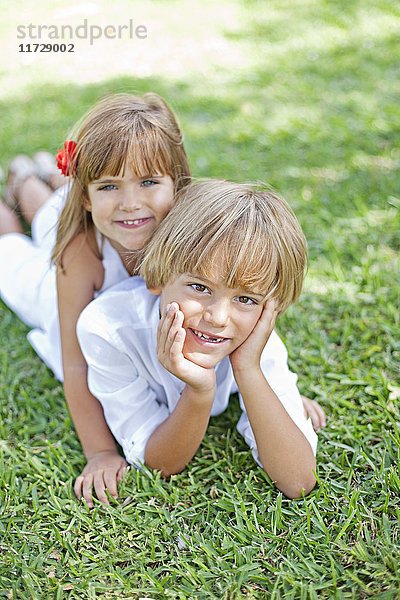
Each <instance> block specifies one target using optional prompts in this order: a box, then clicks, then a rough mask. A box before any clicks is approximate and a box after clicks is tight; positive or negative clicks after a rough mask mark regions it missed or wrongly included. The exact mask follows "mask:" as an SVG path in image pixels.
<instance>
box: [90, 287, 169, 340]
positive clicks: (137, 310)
mask: <svg viewBox="0 0 400 600" xmlns="http://www.w3.org/2000/svg"><path fill="white" fill-rule="evenodd" d="M158 305H159V296H156V295H154V294H152V293H151V292H149V290H148V289H147V287H146V283H145V281H144V280H143V279H142V278H141V277H129V278H128V279H125V280H124V281H121V282H120V283H118V284H117V285H114V286H112V287H110V288H108V289H107V290H106V291H104V292H103V293H102V294H100V295H99V296H98V297H97V298H95V299H94V300H93V301H92V302H91V303H90V304H89V305H88V306H87V307H86V308H85V309H84V310H83V311H82V313H81V315H80V317H79V328H80V329H81V330H82V329H91V330H92V331H93V330H94V329H97V326H100V327H101V328H102V329H103V328H104V326H105V325H108V326H113V327H119V326H123V327H125V328H127V327H129V326H133V327H134V328H140V327H146V328H147V327H149V326H151V323H152V321H154V314H157V315H158Z"/></svg>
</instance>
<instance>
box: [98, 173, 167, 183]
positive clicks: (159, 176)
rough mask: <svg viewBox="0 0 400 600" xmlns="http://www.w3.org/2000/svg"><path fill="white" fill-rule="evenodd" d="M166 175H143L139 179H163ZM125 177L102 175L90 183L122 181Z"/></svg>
mask: <svg viewBox="0 0 400 600" xmlns="http://www.w3.org/2000/svg"><path fill="white" fill-rule="evenodd" d="M163 177H164V175H142V177H138V179H139V180H142V179H162V178H163ZM122 180H123V177H113V176H111V175H110V176H107V177H105V178H104V179H103V178H102V177H101V178H100V179H95V180H94V181H91V182H90V183H115V182H116V181H122Z"/></svg>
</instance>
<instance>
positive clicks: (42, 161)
mask: <svg viewBox="0 0 400 600" xmlns="http://www.w3.org/2000/svg"><path fill="white" fill-rule="evenodd" d="M32 160H33V162H34V163H35V166H36V175H37V176H38V177H39V178H40V179H42V181H44V182H45V183H47V185H49V186H50V187H51V188H52V189H53V190H57V189H58V188H59V187H61V186H63V185H65V183H66V182H67V180H68V178H66V177H64V175H62V174H61V173H60V171H59V170H58V168H57V165H56V159H55V158H54V156H53V155H52V154H50V152H46V151H44V150H41V151H40V152H36V154H34V155H33V157H32Z"/></svg>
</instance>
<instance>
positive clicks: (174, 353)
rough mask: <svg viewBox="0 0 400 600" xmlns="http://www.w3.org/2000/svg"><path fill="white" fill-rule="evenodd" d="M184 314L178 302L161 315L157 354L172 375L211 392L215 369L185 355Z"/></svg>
mask: <svg viewBox="0 0 400 600" xmlns="http://www.w3.org/2000/svg"><path fill="white" fill-rule="evenodd" d="M183 321H184V315H183V312H182V311H181V310H179V305H178V304H177V303H176V302H172V303H171V304H168V306H167V307H166V310H165V314H164V315H163V316H162V317H161V320H160V323H159V326H158V332H157V356H158V360H159V361H160V363H161V364H162V366H163V367H164V368H165V369H167V371H169V372H170V373H172V375H175V377H178V379H180V380H181V381H183V382H184V383H186V384H187V385H189V386H190V387H192V388H193V389H194V390H197V391H198V392H210V391H211V390H213V389H214V388H215V385H216V377H215V371H214V369H205V368H204V367H201V366H200V365H197V364H196V363H194V362H192V361H190V360H188V359H187V358H185V357H184V355H183V345H184V343H185V339H186V331H185V329H184V328H183Z"/></svg>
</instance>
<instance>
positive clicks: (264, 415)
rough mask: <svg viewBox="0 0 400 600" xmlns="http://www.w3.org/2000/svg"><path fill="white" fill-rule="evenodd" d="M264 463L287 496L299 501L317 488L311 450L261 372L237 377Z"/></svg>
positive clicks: (314, 463)
mask: <svg viewBox="0 0 400 600" xmlns="http://www.w3.org/2000/svg"><path fill="white" fill-rule="evenodd" d="M235 378H236V383H237V385H238V388H239V390H240V393H241V395H242V397H243V401H244V405H245V407H246V412H247V416H248V418H249V421H250V424H251V428H252V430H253V433H254V436H255V439H256V443H257V449H258V453H259V456H260V460H261V463H262V464H263V467H264V469H265V471H266V473H267V474H268V475H269V477H270V478H271V479H272V481H274V482H275V485H276V486H277V488H278V489H280V490H281V491H282V492H283V493H284V494H285V495H286V496H288V497H290V498H298V497H300V496H301V493H302V489H304V491H305V493H309V492H310V491H311V490H312V489H313V487H314V486H315V475H314V473H313V471H315V469H316V462H315V457H314V454H313V451H312V448H311V446H310V444H309V442H308V440H307V439H306V437H305V436H304V434H303V433H302V432H301V431H300V429H299V428H298V427H297V426H296V425H295V423H294V422H293V421H292V419H291V418H290V416H289V415H288V413H287V412H286V410H285V408H284V407H283V405H282V403H281V402H280V400H279V399H278V397H277V396H276V394H275V393H274V391H273V390H272V388H271V387H270V386H269V384H268V382H267V380H266V379H265V377H264V374H263V373H262V371H261V369H260V368H255V369H253V370H251V371H250V370H247V371H246V372H241V373H235Z"/></svg>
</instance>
